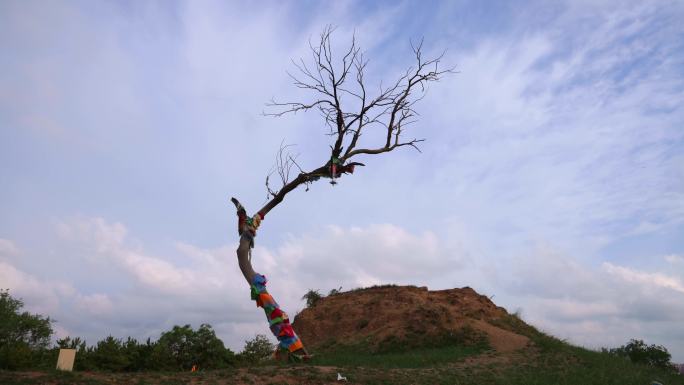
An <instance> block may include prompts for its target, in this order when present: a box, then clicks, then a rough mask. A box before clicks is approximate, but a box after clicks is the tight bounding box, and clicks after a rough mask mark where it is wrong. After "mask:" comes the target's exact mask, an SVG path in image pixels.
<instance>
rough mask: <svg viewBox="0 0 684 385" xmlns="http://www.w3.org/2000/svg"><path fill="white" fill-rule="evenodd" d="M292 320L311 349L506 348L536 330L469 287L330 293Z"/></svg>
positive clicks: (520, 344)
mask: <svg viewBox="0 0 684 385" xmlns="http://www.w3.org/2000/svg"><path fill="white" fill-rule="evenodd" d="M293 326H294V328H295V330H296V331H297V333H298V334H299V336H300V337H301V339H302V341H303V342H304V345H305V346H308V347H309V348H310V349H312V350H328V349H334V348H337V347H340V346H361V345H363V346H368V347H370V348H371V349H373V350H376V351H381V350H393V349H395V348H397V347H409V348H410V347H417V346H436V345H444V344H445V343H447V344H451V343H453V344H465V345H470V344H477V343H481V342H487V343H488V344H489V346H491V347H492V348H494V349H495V350H497V351H499V352H507V351H513V350H517V349H520V348H523V347H525V346H526V345H527V344H528V343H529V338H528V337H527V336H526V335H525V334H528V332H531V331H532V330H533V329H532V328H531V327H530V326H528V325H526V324H525V323H524V322H522V321H520V320H519V319H518V318H517V317H514V316H512V315H510V314H508V312H507V311H506V310H505V309H504V308H502V307H499V306H496V305H495V304H494V303H493V302H492V301H491V300H490V299H489V298H487V297H486V296H483V295H480V294H478V293H477V292H475V290H473V289H471V288H469V287H464V288H461V289H449V290H436V291H429V290H428V289H427V288H426V287H415V286H380V287H372V288H368V289H359V290H353V291H350V292H343V293H339V294H335V295H331V296H328V297H325V298H322V299H320V300H319V301H318V302H317V303H316V305H315V306H313V307H311V308H307V309H304V310H303V311H302V312H301V313H299V314H298V315H297V316H296V317H295V319H294V322H293ZM528 335H529V334H528Z"/></svg>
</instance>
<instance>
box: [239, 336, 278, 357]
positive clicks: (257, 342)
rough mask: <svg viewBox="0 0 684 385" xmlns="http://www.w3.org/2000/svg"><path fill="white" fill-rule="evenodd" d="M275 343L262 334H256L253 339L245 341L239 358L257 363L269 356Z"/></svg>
mask: <svg viewBox="0 0 684 385" xmlns="http://www.w3.org/2000/svg"><path fill="white" fill-rule="evenodd" d="M274 350H275V345H274V344H272V343H271V341H270V340H269V339H268V338H267V337H266V336H265V335H263V334H257V335H256V336H255V337H254V338H253V339H251V340H248V341H245V347H244V348H243V350H242V352H240V358H241V359H242V360H243V361H244V362H246V363H249V364H255V363H259V362H261V361H264V360H266V359H268V358H269V357H271V355H272V354H273V351H274Z"/></svg>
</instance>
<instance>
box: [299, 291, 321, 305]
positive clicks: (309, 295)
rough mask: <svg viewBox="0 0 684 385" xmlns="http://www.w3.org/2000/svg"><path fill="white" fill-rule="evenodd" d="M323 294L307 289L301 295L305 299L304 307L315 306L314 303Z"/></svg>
mask: <svg viewBox="0 0 684 385" xmlns="http://www.w3.org/2000/svg"><path fill="white" fill-rule="evenodd" d="M321 298H323V296H322V295H321V293H319V292H318V290H313V289H309V291H308V292H306V294H304V296H302V299H305V300H306V307H314V306H316V303H318V301H320V300H321Z"/></svg>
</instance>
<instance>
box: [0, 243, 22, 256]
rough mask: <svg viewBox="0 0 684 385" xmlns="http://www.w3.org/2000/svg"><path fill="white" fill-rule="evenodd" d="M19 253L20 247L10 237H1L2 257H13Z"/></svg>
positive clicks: (0, 254)
mask: <svg viewBox="0 0 684 385" xmlns="http://www.w3.org/2000/svg"><path fill="white" fill-rule="evenodd" d="M18 254H19V249H18V248H17V246H16V245H15V244H14V242H12V241H10V240H9V239H2V238H0V258H4V257H12V256H16V255H18Z"/></svg>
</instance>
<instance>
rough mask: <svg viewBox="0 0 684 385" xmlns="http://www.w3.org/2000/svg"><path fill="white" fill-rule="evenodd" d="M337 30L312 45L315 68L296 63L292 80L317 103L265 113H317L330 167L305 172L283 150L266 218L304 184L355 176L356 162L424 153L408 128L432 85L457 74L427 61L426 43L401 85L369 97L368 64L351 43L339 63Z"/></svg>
mask: <svg viewBox="0 0 684 385" xmlns="http://www.w3.org/2000/svg"><path fill="white" fill-rule="evenodd" d="M333 31H334V29H333V28H332V27H327V28H326V29H325V30H324V31H323V33H322V34H321V36H320V39H319V40H318V42H317V44H313V43H312V42H311V41H309V46H310V49H311V62H310V63H309V64H307V62H306V61H305V60H304V59H300V60H299V61H294V60H293V61H292V63H293V65H294V67H295V68H296V70H297V72H296V73H295V74H292V73H289V72H288V75H289V76H290V78H291V79H292V80H293V82H294V85H295V86H296V87H297V88H300V89H304V90H307V91H310V92H311V95H312V99H311V100H309V101H306V102H301V101H296V102H278V101H276V100H271V102H270V103H268V104H267V106H268V107H269V108H270V109H271V111H270V112H268V113H265V115H269V116H283V115H286V114H289V113H297V112H300V111H309V110H315V111H318V112H319V113H320V114H321V116H322V117H323V120H324V122H325V124H326V126H327V128H328V134H329V135H330V136H332V137H333V142H332V144H331V145H330V149H331V156H330V159H328V160H326V162H325V163H324V164H323V165H321V166H319V167H317V168H315V169H313V170H311V171H308V172H306V171H303V170H302V168H301V167H299V165H298V164H297V163H296V162H295V159H296V157H294V158H293V157H290V156H289V155H285V156H284V155H283V151H284V150H286V149H287V146H285V147H283V146H282V145H281V148H280V151H279V153H278V156H277V158H276V165H275V167H274V170H272V172H271V173H270V174H269V177H267V179H266V185H267V191H268V197H269V198H270V200H269V201H268V202H267V203H266V205H265V206H264V207H263V208H262V209H261V210H260V212H261V213H262V214H264V215H265V214H266V213H267V212H269V211H270V210H271V209H273V208H274V207H275V206H276V205H278V204H279V203H280V202H281V201H282V200H283V198H284V197H285V195H287V193H289V192H290V191H292V190H294V189H296V188H297V187H298V186H300V185H302V184H310V183H312V182H314V181H316V180H318V179H319V178H332V179H333V182H332V183H335V182H334V178H337V177H339V176H341V175H342V174H345V173H352V172H353V171H354V166H363V164H362V163H358V162H353V161H352V160H353V159H354V158H355V157H357V156H359V155H377V154H382V153H385V152H390V151H393V150H395V149H397V148H399V147H412V148H414V149H416V150H418V151H420V149H419V147H418V144H419V143H420V142H422V141H423V140H424V139H417V138H413V139H406V138H405V133H406V129H407V127H408V126H409V125H410V124H412V123H415V121H416V120H415V119H416V116H417V115H418V114H417V113H416V111H415V110H414V106H415V104H416V103H417V102H418V101H420V100H421V99H422V98H423V97H424V95H425V92H426V90H427V85H428V84H429V83H430V82H435V81H438V80H440V79H441V78H442V77H443V76H444V75H445V74H449V73H452V72H454V69H453V68H446V69H441V67H440V64H441V61H442V58H443V57H444V53H442V54H441V55H439V56H437V57H436V58H432V59H425V58H424V55H423V41H422V40H421V41H420V42H419V43H418V44H417V45H414V44H411V48H412V50H413V54H414V58H415V62H414V64H413V65H412V66H410V67H409V68H408V69H407V70H406V71H405V72H404V73H402V75H401V76H399V78H398V79H396V81H394V82H393V83H391V84H390V85H389V86H387V87H383V86H382V85H381V86H380V88H379V90H378V91H377V93H375V94H372V93H371V92H369V88H368V85H367V83H366V79H365V76H364V73H365V70H366V66H367V65H368V61H367V60H366V59H365V58H364V55H363V52H362V51H361V50H360V48H359V47H358V45H357V43H356V38H355V37H354V38H352V42H351V45H350V47H349V49H347V50H345V52H344V55H343V56H342V57H341V59H339V60H336V59H335V57H334V55H333V52H332V51H333V50H332V48H331V36H332V33H333ZM372 129H374V130H383V132H384V133H385V135H384V140H383V141H382V142H380V143H375V145H373V143H363V144H362V143H361V142H362V137H363V133H365V132H366V131H367V130H372ZM293 165H296V167H297V169H298V170H299V174H298V175H297V176H296V177H295V178H294V179H292V180H290V173H291V171H293V169H292V167H293ZM274 173H277V174H278V175H279V176H280V180H281V183H282V186H281V187H280V188H279V189H278V190H273V189H272V188H271V187H270V185H269V178H270V176H272V175H273V174H274Z"/></svg>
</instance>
